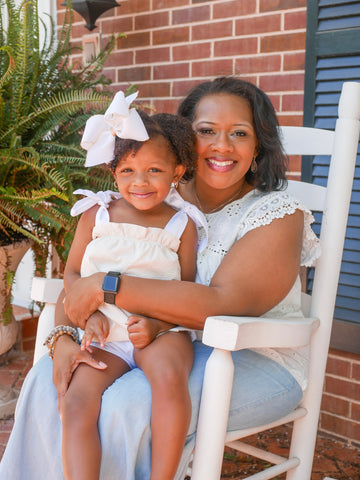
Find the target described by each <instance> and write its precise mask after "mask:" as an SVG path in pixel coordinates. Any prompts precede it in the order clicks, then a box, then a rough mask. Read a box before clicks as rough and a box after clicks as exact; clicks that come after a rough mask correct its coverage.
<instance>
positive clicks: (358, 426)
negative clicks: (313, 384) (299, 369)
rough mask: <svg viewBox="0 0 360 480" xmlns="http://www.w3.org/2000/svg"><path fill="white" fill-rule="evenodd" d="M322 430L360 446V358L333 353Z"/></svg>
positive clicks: (321, 419)
mask: <svg viewBox="0 0 360 480" xmlns="http://www.w3.org/2000/svg"><path fill="white" fill-rule="evenodd" d="M320 429H321V430H322V431H324V432H327V433H329V434H332V435H334V434H335V435H336V436H338V437H341V438H343V439H344V440H347V441H350V442H353V443H355V444H357V445H360V355H355V354H352V353H345V352H341V351H339V350H330V353H329V357H328V363H327V369H326V377H325V388H324V394H323V399H322V410H321V415H320Z"/></svg>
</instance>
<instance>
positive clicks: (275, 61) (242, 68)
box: [235, 55, 281, 73]
mask: <svg viewBox="0 0 360 480" xmlns="http://www.w3.org/2000/svg"><path fill="white" fill-rule="evenodd" d="M235 67H236V70H237V71H239V72H244V73H258V72H278V71H279V70H280V68H281V56H280V55H257V56H251V57H250V56H249V57H244V58H236V59H235Z"/></svg>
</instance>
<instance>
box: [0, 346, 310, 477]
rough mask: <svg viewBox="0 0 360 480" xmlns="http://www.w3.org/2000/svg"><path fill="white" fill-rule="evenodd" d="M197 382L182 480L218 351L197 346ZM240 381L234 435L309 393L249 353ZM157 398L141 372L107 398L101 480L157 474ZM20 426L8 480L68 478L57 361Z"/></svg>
mask: <svg viewBox="0 0 360 480" xmlns="http://www.w3.org/2000/svg"><path fill="white" fill-rule="evenodd" d="M194 350H195V359H194V366H193V369H192V372H191V375H190V379H189V388H190V393H191V398H192V419H191V424H190V428H189V435H188V438H187V441H186V445H185V449H184V453H183V456H182V460H181V463H180V465H179V469H178V474H177V476H176V480H182V479H183V478H184V476H185V472H186V468H187V463H188V461H189V457H190V454H191V451H192V449H193V446H194V439H195V430H196V422H197V416H198V409H199V401H200V395H201V388H202V378H203V373H204V368H205V363H206V360H207V358H208V356H209V355H210V353H211V349H210V348H209V347H206V346H204V345H202V344H201V343H200V342H195V343H194ZM233 359H234V363H235V381H234V386H233V392H232V400H231V407H230V419H229V429H230V430H234V429H237V428H241V427H250V426H255V425H260V424H262V423H266V422H270V421H272V420H275V419H276V418H279V417H281V416H282V415H285V414H287V413H288V412H290V411H291V410H292V409H293V408H294V407H296V405H297V404H298V403H299V402H300V400H301V397H302V391H301V388H300V386H299V385H298V383H297V382H296V381H295V380H294V378H293V377H292V376H291V375H290V373H289V372H288V371H287V370H285V369H284V368H283V367H281V366H280V365H279V364H277V363H275V362H273V361H272V360H270V359H269V358H266V357H264V356H262V355H259V354H257V353H255V352H252V351H249V350H243V351H240V352H236V353H234V354H233ZM150 412H151V392H150V387H149V384H148V382H147V380H146V378H145V376H144V374H143V373H142V371H141V370H139V369H137V368H136V369H134V370H132V371H131V372H129V373H127V374H125V375H124V376H123V377H122V378H119V379H118V380H116V382H115V383H114V384H113V385H112V386H111V387H109V388H108V389H107V390H106V392H105V393H104V395H103V400H102V408H101V415H100V419H99V430H100V436H101V443H102V449H103V452H102V455H103V456H102V458H103V460H102V466H101V480H148V479H149V476H150V456H151V446H150V445H151V432H150V425H149V421H150ZM15 418H16V420H15V425H14V428H13V431H12V433H11V437H10V440H9V443H8V446H7V449H6V451H5V454H4V457H3V460H2V462H1V463H0V479H1V480H42V479H48V478H49V479H51V480H63V474H62V463H61V422H60V419H59V415H58V411H57V397H56V390H55V387H54V385H53V383H52V362H51V360H50V359H49V358H48V357H47V356H45V357H43V358H42V359H41V360H39V362H38V363H37V364H36V365H35V366H34V367H33V368H32V369H31V371H30V372H29V374H28V376H27V378H26V380H25V382H24V385H23V388H22V391H21V395H20V398H19V401H18V405H17V410H16V417H15Z"/></svg>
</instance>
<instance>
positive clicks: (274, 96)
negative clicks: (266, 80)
mask: <svg viewBox="0 0 360 480" xmlns="http://www.w3.org/2000/svg"><path fill="white" fill-rule="evenodd" d="M253 83H254V82H253ZM268 97H269V98H270V101H271V103H272V104H273V107H274V108H275V110H276V111H277V112H278V111H279V110H280V98H281V96H280V95H278V94H271V93H269V94H268Z"/></svg>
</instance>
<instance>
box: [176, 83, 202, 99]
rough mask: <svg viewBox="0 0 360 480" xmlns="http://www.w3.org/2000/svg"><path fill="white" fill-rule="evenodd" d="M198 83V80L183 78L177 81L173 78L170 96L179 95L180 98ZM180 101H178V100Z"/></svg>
mask: <svg viewBox="0 0 360 480" xmlns="http://www.w3.org/2000/svg"><path fill="white" fill-rule="evenodd" d="M199 83H200V81H199V80H184V81H180V82H177V81H176V80H174V82H173V88H172V97H180V98H181V99H182V98H183V97H185V95H187V94H188V93H189V91H190V90H191V89H192V88H193V87H195V85H198V84H199ZM179 103H180V102H179Z"/></svg>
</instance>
